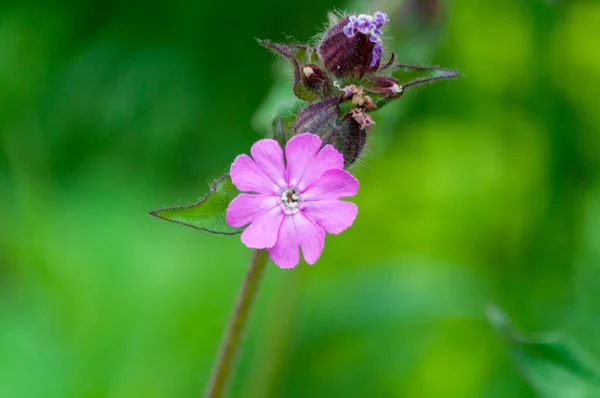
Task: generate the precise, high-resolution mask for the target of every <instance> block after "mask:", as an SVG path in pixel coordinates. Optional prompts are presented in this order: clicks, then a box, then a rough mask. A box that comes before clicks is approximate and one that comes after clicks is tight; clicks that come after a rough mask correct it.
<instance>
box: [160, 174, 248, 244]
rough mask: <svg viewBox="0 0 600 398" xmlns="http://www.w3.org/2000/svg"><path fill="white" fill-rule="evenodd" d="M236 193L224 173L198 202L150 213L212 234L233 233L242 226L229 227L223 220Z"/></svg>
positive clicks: (240, 229)
mask: <svg viewBox="0 0 600 398" xmlns="http://www.w3.org/2000/svg"><path fill="white" fill-rule="evenodd" d="M237 195H239V191H238V190H237V188H236V187H235V186H234V185H233V183H232V182H231V177H229V175H226V176H223V177H221V178H219V179H218V180H216V181H215V182H214V183H213V185H212V186H211V187H210V192H209V193H208V195H206V196H205V197H204V198H203V199H202V200H200V201H199V202H198V203H196V204H193V205H189V206H177V207H169V208H165V209H158V210H154V211H151V212H150V214H151V215H153V216H154V217H157V218H160V219H162V220H166V221H171V222H174V223H177V224H181V225H185V226H188V227H191V228H195V229H200V230H202V231H206V232H210V233H213V234H223V235H234V234H238V233H240V232H241V231H242V230H243V228H232V227H230V226H229V225H228V224H227V222H226V221H225V211H226V210H227V207H228V206H229V203H231V201H232V200H233V199H234V198H235V197H236V196H237Z"/></svg>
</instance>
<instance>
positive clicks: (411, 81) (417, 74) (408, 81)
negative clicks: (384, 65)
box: [390, 64, 461, 90]
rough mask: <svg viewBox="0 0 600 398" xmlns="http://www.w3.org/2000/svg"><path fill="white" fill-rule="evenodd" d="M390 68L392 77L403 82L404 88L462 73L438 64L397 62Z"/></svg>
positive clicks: (450, 77) (449, 77)
mask: <svg viewBox="0 0 600 398" xmlns="http://www.w3.org/2000/svg"><path fill="white" fill-rule="evenodd" d="M390 68H391V70H392V77H393V78H394V79H397V80H398V81H399V82H400V83H401V84H402V88H403V89H404V90H406V89H407V88H409V87H412V86H418V85H421V84H427V83H433V82H435V81H437V80H445V79H453V78H455V77H458V76H460V75H461V74H460V72H458V71H455V70H452V69H443V68H438V67H437V66H422V65H405V64H395V65H393V66H391V67H390Z"/></svg>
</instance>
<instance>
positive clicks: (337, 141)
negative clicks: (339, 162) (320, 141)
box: [328, 113, 367, 167]
mask: <svg viewBox="0 0 600 398" xmlns="http://www.w3.org/2000/svg"><path fill="white" fill-rule="evenodd" d="M366 142H367V131H366V130H365V129H363V128H361V126H360V124H358V122H357V121H356V120H355V119H354V117H353V116H352V114H350V113H347V114H346V116H344V119H343V120H342V122H341V123H340V124H339V126H338V128H337V132H336V134H335V135H334V136H333V137H332V138H331V140H330V141H329V142H328V143H330V144H332V145H333V146H334V147H335V148H336V149H337V150H338V151H340V152H341V153H342V155H344V167H350V166H351V165H352V164H354V162H355V161H356V159H358V157H359V156H360V154H361V152H362V150H363V148H364V147H365V143H366Z"/></svg>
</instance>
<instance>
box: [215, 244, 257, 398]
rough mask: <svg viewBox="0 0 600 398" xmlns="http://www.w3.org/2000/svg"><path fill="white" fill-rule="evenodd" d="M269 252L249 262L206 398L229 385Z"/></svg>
mask: <svg viewBox="0 0 600 398" xmlns="http://www.w3.org/2000/svg"><path fill="white" fill-rule="evenodd" d="M268 257H269V256H268V252H267V251H266V250H255V251H254V255H253V257H252V261H251V262H250V268H249V269H248V272H247V273H246V278H245V279H244V284H243V285H242V290H241V291H240V294H239V296H238V299H237V302H236V305H235V310H234V312H233V315H232V316H231V320H230V321H229V326H228V327H227V332H226V334H225V338H224V340H223V343H222V345H221V350H220V352H219V356H218V357H217V361H216V363H215V365H214V367H213V372H212V377H211V380H210V384H209V385H208V388H207V389H206V392H205V393H204V398H221V397H222V396H223V393H224V392H225V388H226V386H227V380H228V379H229V376H230V373H231V368H232V365H233V361H234V359H235V356H236V353H237V351H238V346H239V345H240V341H241V339H242V333H243V331H244V327H245V326H246V323H247V320H248V314H249V313H250V308H251V307H252V303H253V302H254V298H255V297H256V294H257V293H258V287H259V285H260V280H261V278H262V275H263V273H264V270H265V265H266V264H267V259H268Z"/></svg>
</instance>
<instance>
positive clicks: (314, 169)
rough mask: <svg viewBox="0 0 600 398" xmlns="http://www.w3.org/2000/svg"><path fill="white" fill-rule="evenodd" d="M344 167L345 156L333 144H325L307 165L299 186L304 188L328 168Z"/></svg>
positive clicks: (301, 188)
mask: <svg viewBox="0 0 600 398" xmlns="http://www.w3.org/2000/svg"><path fill="white" fill-rule="evenodd" d="M343 168H344V156H343V155H342V154H341V153H340V151H338V150H337V149H335V148H334V147H333V146H331V145H325V146H324V147H323V148H322V149H321V150H320V151H319V153H317V155H316V156H315V157H314V158H313V161H312V162H311V163H310V164H309V165H308V166H307V168H306V170H305V171H304V175H303V176H302V178H301V179H300V181H299V182H298V185H297V188H298V189H299V190H301V191H302V190H303V189H304V188H306V187H307V186H308V185H309V184H310V183H312V182H313V181H315V180H316V179H318V178H319V177H321V175H322V174H323V173H324V172H326V171H327V170H331V169H338V170H342V169H343Z"/></svg>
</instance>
